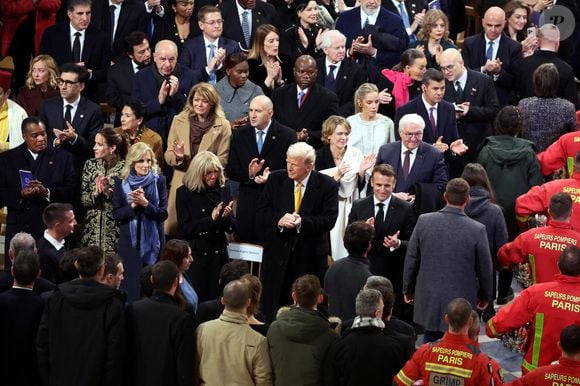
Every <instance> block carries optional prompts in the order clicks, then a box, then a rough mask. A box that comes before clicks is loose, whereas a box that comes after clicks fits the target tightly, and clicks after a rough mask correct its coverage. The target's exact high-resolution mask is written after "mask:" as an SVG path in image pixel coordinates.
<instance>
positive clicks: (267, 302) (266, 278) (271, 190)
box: [256, 142, 338, 321]
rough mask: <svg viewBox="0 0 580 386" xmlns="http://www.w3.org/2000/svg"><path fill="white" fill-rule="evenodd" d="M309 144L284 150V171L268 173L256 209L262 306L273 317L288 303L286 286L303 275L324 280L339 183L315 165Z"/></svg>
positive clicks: (288, 287)
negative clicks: (261, 248) (261, 249)
mask: <svg viewBox="0 0 580 386" xmlns="http://www.w3.org/2000/svg"><path fill="white" fill-rule="evenodd" d="M315 160H316V153H315V152H314V149H313V148H312V146H310V145H308V144H306V143H304V142H298V143H295V144H293V145H291V146H290V147H289V148H288V151H287V152H286V168H287V170H278V171H275V172H272V173H270V176H269V177H268V182H267V183H266V186H265V187H264V191H263V192H262V196H261V197H260V199H259V200H258V205H257V208H256V211H257V212H258V220H259V221H260V223H259V224H260V228H258V229H260V230H261V231H262V232H263V233H264V239H265V243H264V254H263V259H262V275H261V276H262V278H261V279H262V285H263V286H264V291H263V297H262V310H263V312H264V315H265V316H266V319H267V320H268V321H272V320H273V319H274V316H275V314H276V311H277V310H278V307H279V306H281V305H287V304H290V303H291V299H290V286H291V285H292V283H293V282H294V280H296V279H297V278H298V277H300V276H302V275H305V274H313V275H316V276H317V277H318V278H319V280H320V281H321V282H322V281H323V279H324V275H325V273H326V269H327V268H328V256H329V254H330V241H329V232H330V230H331V229H332V227H334V224H335V222H336V218H337V217H338V184H337V183H336V182H335V181H334V180H333V179H332V178H330V177H328V176H326V175H324V174H322V173H319V172H317V171H316V170H313V169H314V162H315Z"/></svg>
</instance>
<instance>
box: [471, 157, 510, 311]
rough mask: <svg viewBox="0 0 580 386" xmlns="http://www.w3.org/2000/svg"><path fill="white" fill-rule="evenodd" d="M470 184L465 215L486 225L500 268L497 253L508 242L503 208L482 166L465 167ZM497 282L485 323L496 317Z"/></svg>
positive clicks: (492, 252) (490, 247) (495, 262)
mask: <svg viewBox="0 0 580 386" xmlns="http://www.w3.org/2000/svg"><path fill="white" fill-rule="evenodd" d="M461 178H463V179H464V180H465V181H467V183H468V184H469V204H467V207H466V208H465V214H467V215H468V216H469V217H471V218H472V219H474V220H476V221H478V222H480V223H482V224H483V225H485V229H486V231H487V241H488V243H489V251H490V253H491V256H493V261H494V266H495V269H496V270H497V269H498V268H499V266H498V264H497V261H496V259H495V257H496V256H497V251H499V249H500V248H501V247H502V246H503V245H504V244H505V243H507V242H508V233H507V226H506V223H505V218H504V217H503V212H502V210H501V208H500V207H499V206H498V205H496V204H495V196H494V193H493V189H492V187H491V182H489V177H488V176H487V172H486V171H485V169H484V168H483V166H481V165H480V164H476V163H469V164H467V165H465V168H464V169H463V174H462V175H461ZM496 286H497V280H496V277H495V274H494V275H493V293H492V301H491V302H490V303H489V305H488V307H487V309H486V310H485V311H484V316H483V317H484V321H487V320H489V318H491V317H492V316H493V315H495V309H494V308H493V300H495V298H496V296H495V295H496Z"/></svg>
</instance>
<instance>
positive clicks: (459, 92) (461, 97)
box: [455, 81, 465, 103]
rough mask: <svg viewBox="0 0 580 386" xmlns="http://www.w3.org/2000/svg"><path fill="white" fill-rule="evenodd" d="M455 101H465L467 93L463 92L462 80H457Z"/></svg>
mask: <svg viewBox="0 0 580 386" xmlns="http://www.w3.org/2000/svg"><path fill="white" fill-rule="evenodd" d="M455 86H456V87H455V102H457V103H462V102H464V101H465V95H464V94H463V87H461V82H460V81H457V82H455Z"/></svg>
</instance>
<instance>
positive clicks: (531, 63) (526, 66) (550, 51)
mask: <svg viewBox="0 0 580 386" xmlns="http://www.w3.org/2000/svg"><path fill="white" fill-rule="evenodd" d="M537 35H538V44H539V47H540V48H539V49H538V50H537V51H535V52H534V54H533V55H530V56H528V57H527V58H524V60H522V63H521V66H520V70H519V72H518V76H517V81H516V85H517V90H518V96H519V97H520V98H521V99H523V98H529V97H532V96H534V95H535V94H534V84H533V75H534V71H536V69H537V68H538V67H540V66H541V65H542V64H545V63H553V64H554V65H555V66H556V68H557V69H558V74H559V75H560V87H559V88H558V96H559V97H560V98H563V99H567V100H569V101H570V102H572V103H573V104H574V106H576V109H578V108H580V106H579V104H578V94H577V92H576V81H575V80H574V70H573V69H572V67H571V66H570V65H569V64H568V63H566V62H565V61H563V60H562V59H560V58H558V56H557V53H558V51H559V49H560V30H559V29H558V27H557V26H555V25H554V24H549V23H547V24H544V25H543V26H542V27H541V28H539V29H538V33H537Z"/></svg>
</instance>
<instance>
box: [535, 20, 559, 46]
mask: <svg viewBox="0 0 580 386" xmlns="http://www.w3.org/2000/svg"><path fill="white" fill-rule="evenodd" d="M538 40H539V44H540V48H541V49H545V50H550V51H553V52H558V48H559V47H560V29H559V28H558V26H556V25H554V24H551V23H546V24H544V25H543V26H541V27H540V28H539V29H538Z"/></svg>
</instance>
